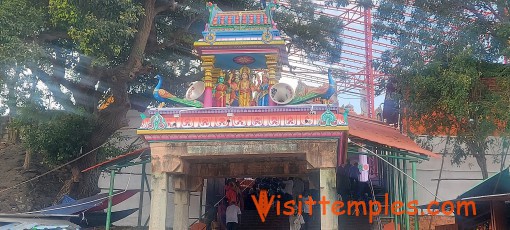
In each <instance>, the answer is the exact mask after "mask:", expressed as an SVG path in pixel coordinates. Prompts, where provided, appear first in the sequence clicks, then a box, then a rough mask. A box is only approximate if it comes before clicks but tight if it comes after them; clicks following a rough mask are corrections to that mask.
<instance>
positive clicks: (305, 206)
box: [301, 190, 312, 230]
mask: <svg viewBox="0 0 510 230" xmlns="http://www.w3.org/2000/svg"><path fill="white" fill-rule="evenodd" d="M309 197H310V192H309V191H308V190H305V192H304V193H303V198H301V203H302V204H303V220H304V224H305V226H304V229H305V230H309V229H308V228H309V227H308V226H309V222H310V219H311V217H312V216H310V206H309V205H308V204H307V203H306V202H307V201H308V200H309V199H310V198H309Z"/></svg>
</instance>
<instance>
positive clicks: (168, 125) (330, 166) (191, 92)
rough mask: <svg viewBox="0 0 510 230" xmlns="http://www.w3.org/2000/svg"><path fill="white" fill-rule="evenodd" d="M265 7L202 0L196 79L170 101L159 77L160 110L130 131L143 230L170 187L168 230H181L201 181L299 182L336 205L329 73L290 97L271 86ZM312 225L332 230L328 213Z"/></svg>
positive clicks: (157, 218)
mask: <svg viewBox="0 0 510 230" xmlns="http://www.w3.org/2000/svg"><path fill="white" fill-rule="evenodd" d="M274 7H275V4H274V3H272V2H271V3H268V5H267V7H266V9H265V10H257V11H228V12H224V11H222V10H221V9H220V8H218V6H217V5H215V4H212V3H207V9H208V10H209V12H210V17H209V21H208V23H207V24H206V26H205V30H204V31H203V39H200V40H199V41H197V42H195V48H196V51H197V52H198V54H199V56H200V58H201V59H202V69H203V71H204V72H205V74H204V77H203V80H202V81H198V82H194V83H193V84H192V85H191V86H190V88H189V89H188V91H187V93H186V96H185V97H184V98H177V97H175V96H174V95H172V94H171V93H170V92H167V91H165V90H164V89H162V88H161V85H162V77H159V80H160V82H159V84H158V86H157V87H156V89H155V90H154V97H155V98H156V99H157V100H158V101H160V102H161V103H162V106H160V107H159V108H155V109H151V110H150V117H147V118H146V119H145V120H144V121H143V123H142V125H141V127H140V129H139V130H138V134H139V135H142V136H143V137H144V138H145V139H146V140H147V141H148V142H149V143H150V148H151V158H152V186H151V187H152V189H153V195H152V201H151V202H152V205H151V213H150V217H151V218H150V223H149V226H150V229H165V226H166V216H167V208H168V207H166V206H164V205H161V204H166V203H167V199H168V198H167V197H168V194H167V188H168V186H172V187H173V189H174V190H175V191H174V204H175V206H174V224H173V229H188V225H189V222H188V220H189V216H188V214H187V213H189V212H188V211H189V210H188V209H189V202H188V201H189V195H190V192H192V191H200V190H201V189H202V186H203V181H204V179H210V178H232V177H236V178H243V177H252V178H255V177H268V176H269V177H289V176H296V177H303V178H309V179H307V180H310V184H311V186H314V187H315V188H317V189H320V194H321V196H326V197H327V198H328V199H330V200H335V199H336V182H335V178H336V174H335V170H336V167H337V164H338V162H341V161H342V159H344V158H345V153H346V147H347V146H346V144H347V130H348V128H347V121H346V119H345V118H344V115H343V114H342V113H340V110H339V108H338V104H330V102H336V93H335V85H334V82H333V80H332V79H331V75H329V79H330V81H329V84H325V85H323V86H320V87H309V86H306V85H300V86H299V87H298V90H294V89H293V88H292V87H291V86H290V85H288V84H285V83H280V82H279V77H278V72H279V71H280V70H281V66H282V65H283V64H286V63H287V54H286V51H285V41H284V40H283V39H282V38H281V34H280V31H279V30H278V29H277V27H276V24H275V23H274V21H273V19H272V10H274ZM330 99H331V100H330ZM170 104H173V105H175V106H174V107H169V108H165V106H164V105H170ZM169 177H171V181H172V184H171V185H169ZM320 225H321V229H329V230H333V229H335V230H336V229H338V221H337V217H336V216H334V215H333V214H332V213H331V212H328V214H327V215H324V216H322V217H321V224H320Z"/></svg>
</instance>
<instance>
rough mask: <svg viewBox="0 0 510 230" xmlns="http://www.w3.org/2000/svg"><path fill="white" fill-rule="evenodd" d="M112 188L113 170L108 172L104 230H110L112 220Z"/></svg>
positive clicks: (113, 180)
mask: <svg viewBox="0 0 510 230" xmlns="http://www.w3.org/2000/svg"><path fill="white" fill-rule="evenodd" d="M113 187H115V170H110V191H108V209H107V211H106V226H105V227H106V230H110V225H111V218H112V203H113V202H112V198H113Z"/></svg>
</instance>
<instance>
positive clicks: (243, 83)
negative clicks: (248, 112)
mask: <svg viewBox="0 0 510 230" xmlns="http://www.w3.org/2000/svg"><path fill="white" fill-rule="evenodd" d="M240 72H241V80H240V81H239V106H241V107H246V106H251V102H252V98H251V96H252V95H251V94H252V91H253V90H254V89H255V86H254V85H253V83H252V82H251V81H250V69H249V68H248V67H246V66H245V67H242V68H241V70H240Z"/></svg>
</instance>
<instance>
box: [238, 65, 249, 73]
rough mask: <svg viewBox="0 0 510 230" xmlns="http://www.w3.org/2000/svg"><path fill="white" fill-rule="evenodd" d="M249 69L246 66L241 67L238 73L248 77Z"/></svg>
mask: <svg viewBox="0 0 510 230" xmlns="http://www.w3.org/2000/svg"><path fill="white" fill-rule="evenodd" d="M250 71H251V70H250V68H248V66H243V67H241V69H240V70H239V72H241V74H243V73H247V74H248V75H250Z"/></svg>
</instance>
